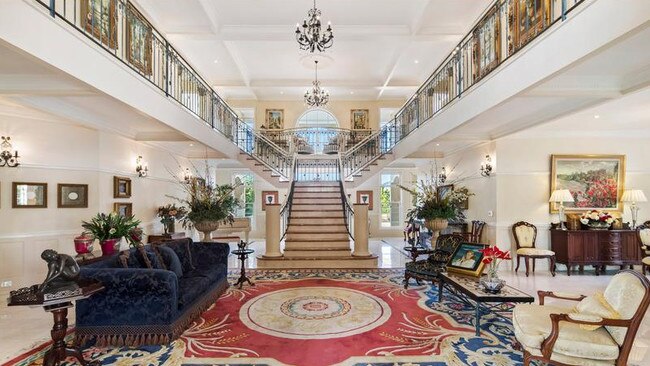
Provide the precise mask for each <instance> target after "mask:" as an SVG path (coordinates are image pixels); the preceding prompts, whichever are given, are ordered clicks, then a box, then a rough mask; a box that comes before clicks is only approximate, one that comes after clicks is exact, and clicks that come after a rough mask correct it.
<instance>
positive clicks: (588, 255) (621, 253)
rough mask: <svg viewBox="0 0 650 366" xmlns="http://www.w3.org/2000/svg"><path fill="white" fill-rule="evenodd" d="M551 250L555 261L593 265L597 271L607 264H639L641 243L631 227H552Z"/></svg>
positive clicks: (568, 267) (570, 264) (571, 264)
mask: <svg viewBox="0 0 650 366" xmlns="http://www.w3.org/2000/svg"><path fill="white" fill-rule="evenodd" d="M551 250H553V251H554V252H555V259H556V262H557V263H561V264H565V265H566V266H567V275H568V276H570V275H571V266H575V265H578V266H580V270H582V269H583V268H584V266H585V265H592V266H594V268H595V270H596V275H598V274H600V272H601V271H603V272H604V270H605V267H606V266H608V265H618V266H621V269H622V268H623V266H626V265H629V266H632V265H637V264H641V244H640V243H639V240H638V238H637V234H636V231H634V230H555V229H552V230H551Z"/></svg>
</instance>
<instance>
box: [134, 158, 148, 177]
mask: <svg viewBox="0 0 650 366" xmlns="http://www.w3.org/2000/svg"><path fill="white" fill-rule="evenodd" d="M135 172H136V173H138V177H140V178H144V177H146V176H147V174H149V165H148V164H147V162H146V161H143V160H142V156H138V158H137V159H135Z"/></svg>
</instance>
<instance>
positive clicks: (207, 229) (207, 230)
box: [194, 220, 219, 241]
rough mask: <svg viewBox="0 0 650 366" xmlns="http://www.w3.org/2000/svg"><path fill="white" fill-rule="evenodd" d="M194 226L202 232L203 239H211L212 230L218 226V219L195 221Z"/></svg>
mask: <svg viewBox="0 0 650 366" xmlns="http://www.w3.org/2000/svg"><path fill="white" fill-rule="evenodd" d="M194 227H195V228H196V230H198V231H200V232H202V233H203V241H212V235H211V234H212V232H213V231H215V230H217V229H218V228H219V221H212V220H205V221H201V222H195V223H194Z"/></svg>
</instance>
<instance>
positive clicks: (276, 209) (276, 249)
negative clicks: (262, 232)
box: [262, 204, 282, 258]
mask: <svg viewBox="0 0 650 366" xmlns="http://www.w3.org/2000/svg"><path fill="white" fill-rule="evenodd" d="M262 257H263V258H278V257H282V252H281V251H280V205H279V204H267V205H266V253H264V255H263V256H262Z"/></svg>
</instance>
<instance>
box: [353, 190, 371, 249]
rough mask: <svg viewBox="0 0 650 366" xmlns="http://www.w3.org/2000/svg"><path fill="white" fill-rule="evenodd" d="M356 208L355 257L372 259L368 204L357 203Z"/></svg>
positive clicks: (354, 206)
mask: <svg viewBox="0 0 650 366" xmlns="http://www.w3.org/2000/svg"><path fill="white" fill-rule="evenodd" d="M353 208H354V251H353V252H352V255H353V256H354V257H371V256H372V254H371V253H370V252H369V251H368V204H365V203H355V204H354V205H353Z"/></svg>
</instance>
